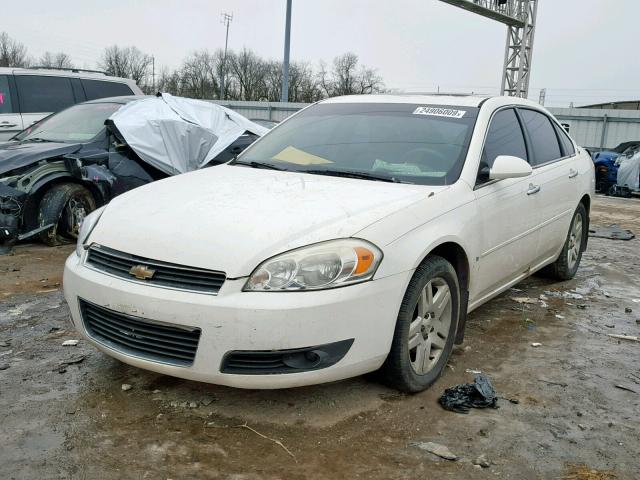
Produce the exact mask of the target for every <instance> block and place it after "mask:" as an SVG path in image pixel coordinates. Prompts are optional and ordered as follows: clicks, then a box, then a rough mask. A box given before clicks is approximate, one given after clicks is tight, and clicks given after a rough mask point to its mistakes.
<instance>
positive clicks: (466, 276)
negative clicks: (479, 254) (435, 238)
mask: <svg viewBox="0 0 640 480" xmlns="http://www.w3.org/2000/svg"><path fill="white" fill-rule="evenodd" d="M431 256H439V257H442V258H444V259H445V260H447V261H448V262H449V263H450V264H451V265H452V266H453V268H454V270H455V271H456V275H457V276H458V283H459V285H460V315H459V321H458V326H457V329H456V338H455V343H456V344H461V343H462V342H463V341H464V331H465V327H466V323H467V309H468V304H469V285H470V280H471V278H470V277H471V269H470V264H469V255H468V254H467V251H466V250H465V248H464V247H463V246H462V245H461V242H458V241H455V240H452V239H449V240H446V241H443V242H442V243H439V244H437V245H435V246H432V247H431V248H430V249H429V251H428V252H427V253H426V255H424V257H423V258H422V260H421V262H420V263H423V262H425V261H426V260H427V259H428V258H429V257H431Z"/></svg>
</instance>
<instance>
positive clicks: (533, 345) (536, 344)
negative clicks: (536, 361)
mask: <svg viewBox="0 0 640 480" xmlns="http://www.w3.org/2000/svg"><path fill="white" fill-rule="evenodd" d="M531 346H532V347H534V348H537V347H541V346H542V344H541V343H539V342H533V343H532V344H531Z"/></svg>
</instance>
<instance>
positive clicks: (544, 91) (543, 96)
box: [538, 88, 547, 107]
mask: <svg viewBox="0 0 640 480" xmlns="http://www.w3.org/2000/svg"><path fill="white" fill-rule="evenodd" d="M546 98H547V89H546V88H541V89H540V98H539V99H538V103H539V104H540V105H542V106H543V107H544V101H545V99H546Z"/></svg>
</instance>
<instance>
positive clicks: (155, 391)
mask: <svg viewBox="0 0 640 480" xmlns="http://www.w3.org/2000/svg"><path fill="white" fill-rule="evenodd" d="M151 393H154V394H155V393H162V391H161V390H158V389H156V390H154V391H153V392H151Z"/></svg>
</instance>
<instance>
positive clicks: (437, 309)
mask: <svg viewBox="0 0 640 480" xmlns="http://www.w3.org/2000/svg"><path fill="white" fill-rule="evenodd" d="M459 315H460V287H459V285H458V277H457V275H456V271H455V270H454V268H453V266H452V265H451V264H450V263H449V262H447V261H446V260H445V259H444V258H442V257H438V256H432V257H429V258H428V259H427V260H426V261H425V262H424V263H423V264H422V265H420V267H418V269H416V272H415V274H414V275H413V278H412V279H411V282H410V283H409V286H408V287H407V291H406V293H405V296H404V299H403V301H402V305H401V307H400V312H399V315H398V320H397V323H396V329H395V332H394V337H393V343H392V345H391V351H390V352H389V356H388V357H387V360H386V361H385V364H384V365H383V366H382V369H381V370H380V374H381V377H382V380H383V381H384V382H385V383H387V384H388V385H390V386H392V387H394V388H397V389H398V390H401V391H403V392H410V393H414V392H420V391H422V390H425V389H426V388H428V387H430V386H431V385H432V384H433V383H434V382H435V381H436V380H437V379H438V377H440V375H441V374H442V372H443V370H444V367H445V365H446V364H447V361H448V360H449V356H450V355H451V350H452V349H453V342H454V339H455V333H456V328H457V325H458V319H459Z"/></svg>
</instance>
